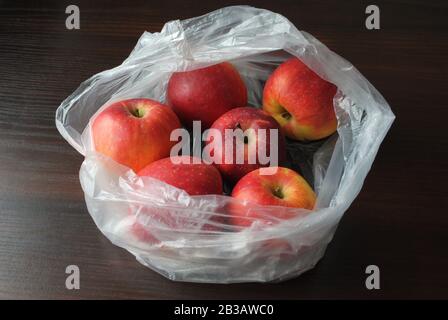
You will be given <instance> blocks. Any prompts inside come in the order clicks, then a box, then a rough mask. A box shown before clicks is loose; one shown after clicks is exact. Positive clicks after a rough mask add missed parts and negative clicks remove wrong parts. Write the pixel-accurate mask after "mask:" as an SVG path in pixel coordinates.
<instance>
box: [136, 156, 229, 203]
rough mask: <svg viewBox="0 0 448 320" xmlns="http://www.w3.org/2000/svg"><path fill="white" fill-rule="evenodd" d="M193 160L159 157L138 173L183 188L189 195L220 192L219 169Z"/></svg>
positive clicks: (184, 157) (186, 157) (182, 157)
mask: <svg viewBox="0 0 448 320" xmlns="http://www.w3.org/2000/svg"><path fill="white" fill-rule="evenodd" d="M193 160H194V158H192V157H190V156H176V157H172V158H165V159H161V160H158V161H155V162H153V163H151V164H149V165H148V166H146V167H145V168H143V169H142V170H140V171H139V172H138V175H139V176H148V177H152V178H155V179H157V180H160V181H163V182H165V183H167V184H170V185H172V186H174V187H176V188H178V189H182V190H184V191H185V192H186V193H188V194H189V195H191V196H196V195H205V194H222V179H221V175H220V174H219V171H218V170H217V169H216V168H215V167H214V166H212V165H209V164H205V163H203V162H201V163H198V164H194V163H193ZM196 160H198V159H196ZM183 162H184V163H183Z"/></svg>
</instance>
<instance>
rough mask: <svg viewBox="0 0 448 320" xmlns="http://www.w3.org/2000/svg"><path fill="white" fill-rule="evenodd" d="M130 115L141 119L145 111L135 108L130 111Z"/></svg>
mask: <svg viewBox="0 0 448 320" xmlns="http://www.w3.org/2000/svg"><path fill="white" fill-rule="evenodd" d="M130 112H131V114H132V115H133V116H134V117H137V118H143V116H144V115H145V111H144V110H143V109H139V108H135V109H134V110H130Z"/></svg>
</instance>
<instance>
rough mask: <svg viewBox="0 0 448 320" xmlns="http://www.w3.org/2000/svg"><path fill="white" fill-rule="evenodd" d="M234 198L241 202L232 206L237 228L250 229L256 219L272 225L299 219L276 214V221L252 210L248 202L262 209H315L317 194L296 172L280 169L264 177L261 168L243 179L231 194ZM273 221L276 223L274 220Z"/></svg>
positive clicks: (287, 212) (291, 215)
mask: <svg viewBox="0 0 448 320" xmlns="http://www.w3.org/2000/svg"><path fill="white" fill-rule="evenodd" d="M232 197H233V198H235V199H237V200H238V203H233V204H232V205H231V207H230V212H231V218H230V219H231V221H232V223H233V224H234V225H236V226H242V227H248V226H250V225H251V224H252V223H253V222H254V221H255V220H260V221H261V222H262V223H266V224H272V223H275V222H276V221H278V220H275V219H292V218H294V217H296V216H297V214H298V213H297V214H296V213H293V212H292V211H291V210H284V211H282V210H276V211H273V212H274V213H273V218H275V219H269V217H267V216H266V214H263V213H257V210H252V209H251V208H250V205H249V206H248V205H245V204H244V203H246V202H248V203H249V204H250V203H254V204H258V205H263V206H282V207H292V208H303V209H309V210H312V209H313V208H314V205H315V202H316V195H315V193H314V191H313V189H312V188H311V187H310V185H309V184H308V183H307V182H306V180H305V179H304V178H302V176H301V175H299V174H298V173H297V172H295V171H293V170H291V169H288V168H283V167H278V168H277V171H276V173H275V174H273V175H262V174H260V169H257V170H255V171H252V172H250V173H248V174H247V175H245V176H244V177H243V178H241V180H240V181H238V183H237V184H236V185H235V187H234V188H233V191H232ZM272 220H274V221H272Z"/></svg>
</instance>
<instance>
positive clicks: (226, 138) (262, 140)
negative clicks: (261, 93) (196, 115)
mask: <svg viewBox="0 0 448 320" xmlns="http://www.w3.org/2000/svg"><path fill="white" fill-rule="evenodd" d="M210 129H214V130H217V132H219V133H220V135H219V137H213V138H211V134H212V132H210V135H209V136H207V140H208V142H207V147H209V148H210V154H212V155H213V159H215V165H216V167H217V168H218V169H219V171H220V172H221V174H222V175H223V176H224V177H225V178H226V179H228V180H230V181H232V182H236V181H238V180H239V179H240V178H241V177H243V176H244V175H246V174H247V173H249V172H251V171H253V170H255V169H258V168H261V167H267V166H278V165H279V164H281V163H283V162H284V161H285V159H286V147H285V138H284V136H283V133H282V132H281V130H280V127H279V125H278V124H277V122H276V121H275V120H274V119H273V118H272V117H271V116H269V115H268V114H267V113H266V112H264V111H263V110H260V109H256V108H252V107H242V108H235V109H232V110H230V111H228V112H226V113H225V114H223V115H222V116H221V117H219V118H218V119H217V120H216V121H215V122H214V123H213V125H212V127H211V128H210ZM235 129H240V131H243V132H245V131H246V130H247V131H246V132H247V133H248V134H247V135H244V136H242V135H235V136H233V135H229V134H228V133H227V134H226V132H230V131H233V130H235ZM274 131H275V132H276V135H275V134H274ZM275 138H276V139H275ZM215 139H219V141H218V142H220V143H216V142H217V141H216V140H215ZM237 143H240V145H242V146H243V149H242V151H243V153H242V155H240V158H241V160H243V161H237V156H238V154H237V153H238V151H239V150H238V148H237ZM229 145H231V146H232V148H231V149H229V148H228V146H229ZM271 147H274V148H273V150H274V152H275V153H272V154H271ZM275 149H276V151H275ZM229 150H231V151H232V153H231V154H227V153H229ZM259 155H261V157H264V156H266V157H268V158H266V159H264V160H267V159H269V160H270V161H271V160H275V161H276V163H272V162H268V163H266V161H261V160H262V158H260V157H259ZM274 155H275V157H274ZM228 160H231V161H228ZM238 162H240V163H238ZM262 162H263V163H262Z"/></svg>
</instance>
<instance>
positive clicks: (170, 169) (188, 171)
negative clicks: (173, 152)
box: [131, 156, 225, 243]
mask: <svg viewBox="0 0 448 320" xmlns="http://www.w3.org/2000/svg"><path fill="white" fill-rule="evenodd" d="M196 160H198V159H196ZM182 162H184V163H182ZM138 175H139V176H147V177H152V178H155V179H157V180H160V181H163V182H165V183H167V184H169V185H172V186H173V187H176V188H178V189H182V190H184V191H185V192H186V193H188V194H189V195H191V196H196V195H208V194H217V195H220V194H222V192H223V190H222V179H221V175H220V173H219V171H218V170H217V169H216V168H215V167H214V166H212V165H209V164H205V163H203V162H201V163H198V164H195V163H193V158H192V157H190V156H180V157H179V156H176V157H172V158H165V159H161V160H158V161H155V162H153V163H151V164H149V165H148V166H146V167H145V168H143V169H142V170H140V171H139V172H138ZM138 210H139V217H140V218H139V219H146V218H149V219H148V221H149V222H148V223H151V221H156V222H157V223H162V225H163V226H164V227H167V228H170V229H173V232H174V230H179V229H188V228H194V224H196V223H201V220H200V219H201V218H200V217H199V218H198V217H197V216H196V217H188V216H177V215H176V212H174V213H173V209H172V208H157V209H156V208H153V207H141V208H139V209H138ZM174 211H175V210H174ZM131 212H135V209H134V210H132V209H131ZM202 219H209V221H211V222H212V223H205V224H203V225H202V226H201V227H202V230H204V231H219V228H218V227H217V226H216V224H214V223H224V222H225V221H224V220H223V219H222V218H221V216H218V215H216V216H212V215H208V216H204V217H203V218H202ZM189 226H190V227H189ZM151 228H156V227H154V226H152V225H148V226H147V227H144V226H143V225H142V224H141V221H138V220H137V219H135V221H134V223H133V224H132V226H131V233H132V234H133V235H134V236H136V237H137V238H138V239H139V240H140V241H143V242H147V243H152V242H154V243H157V242H158V240H157V238H156V237H155V236H153V234H152V231H151Z"/></svg>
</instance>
